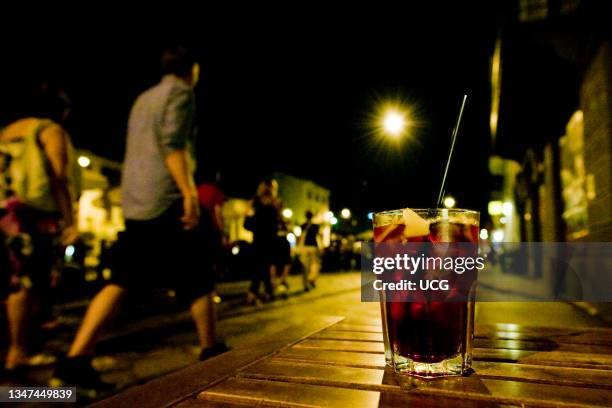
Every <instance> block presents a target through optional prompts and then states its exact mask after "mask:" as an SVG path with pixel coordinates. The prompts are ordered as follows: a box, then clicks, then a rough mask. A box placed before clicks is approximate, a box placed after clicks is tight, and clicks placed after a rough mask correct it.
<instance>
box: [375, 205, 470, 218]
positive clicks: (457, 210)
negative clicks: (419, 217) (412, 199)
mask: <svg viewBox="0 0 612 408" xmlns="http://www.w3.org/2000/svg"><path fill="white" fill-rule="evenodd" d="M405 209H409V210H412V211H414V212H416V213H419V212H428V213H436V212H442V211H447V212H449V213H454V214H468V215H478V216H480V211H476V210H468V209H466V208H410V207H406V208H398V209H396V210H386V211H379V212H374V216H375V217H376V216H385V215H395V214H402V213H403V211H404V210H405Z"/></svg>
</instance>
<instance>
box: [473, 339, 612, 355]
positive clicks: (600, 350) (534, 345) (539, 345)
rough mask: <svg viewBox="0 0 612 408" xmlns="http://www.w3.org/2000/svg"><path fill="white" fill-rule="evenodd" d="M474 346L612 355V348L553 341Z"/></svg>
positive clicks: (489, 342) (481, 342)
mask: <svg viewBox="0 0 612 408" xmlns="http://www.w3.org/2000/svg"><path fill="white" fill-rule="evenodd" d="M474 346H475V347H479V348H499V349H512V350H532V351H555V350H556V351H573V352H576V353H588V354H612V347H609V346H602V345H594V344H572V343H557V342H554V341H552V340H545V339H541V340H537V341H534V340H501V339H478V338H477V339H475V341H474Z"/></svg>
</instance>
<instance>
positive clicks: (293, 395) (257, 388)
mask: <svg viewBox="0 0 612 408" xmlns="http://www.w3.org/2000/svg"><path fill="white" fill-rule="evenodd" d="M198 398H199V399H201V400H203V401H216V402H222V403H223V402H229V403H235V402H246V403H249V404H250V405H251V406H256V405H265V406H268V405H271V406H289V407H343V408H344V407H364V408H367V407H378V403H379V398H380V393H379V392H376V391H364V390H352V389H348V388H335V387H327V386H319V385H311V384H300V383H287V382H278V381H261V380H251V379H244V378H230V379H228V380H226V381H224V382H222V383H220V384H217V385H215V386H213V387H211V388H209V389H207V390H205V391H203V392H201V393H200V394H199V395H198Z"/></svg>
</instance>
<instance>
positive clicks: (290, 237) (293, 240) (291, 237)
mask: <svg viewBox="0 0 612 408" xmlns="http://www.w3.org/2000/svg"><path fill="white" fill-rule="evenodd" d="M287 241H289V245H291V246H295V243H296V242H297V239H296V238H295V235H294V234H293V232H290V233H288V234H287Z"/></svg>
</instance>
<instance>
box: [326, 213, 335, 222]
mask: <svg viewBox="0 0 612 408" xmlns="http://www.w3.org/2000/svg"><path fill="white" fill-rule="evenodd" d="M332 218H334V213H333V212H332V211H328V212H326V213H325V220H326V221H330V220H331V219H332Z"/></svg>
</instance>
